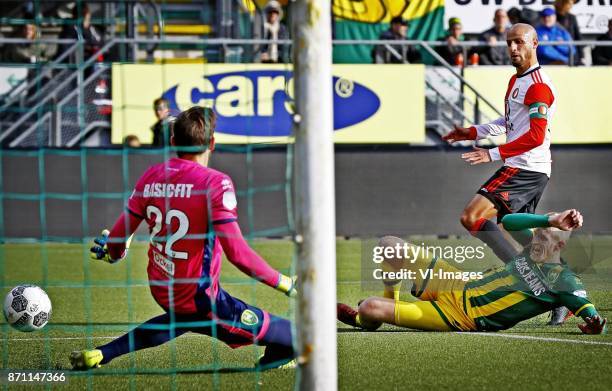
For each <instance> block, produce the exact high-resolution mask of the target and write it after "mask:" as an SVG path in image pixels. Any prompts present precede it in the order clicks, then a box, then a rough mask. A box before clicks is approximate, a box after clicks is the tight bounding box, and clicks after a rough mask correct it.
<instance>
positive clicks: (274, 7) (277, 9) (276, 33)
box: [259, 0, 289, 63]
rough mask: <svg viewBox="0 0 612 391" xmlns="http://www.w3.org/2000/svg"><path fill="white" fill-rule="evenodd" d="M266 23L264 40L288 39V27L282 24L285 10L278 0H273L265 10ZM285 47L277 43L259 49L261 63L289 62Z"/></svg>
mask: <svg viewBox="0 0 612 391" xmlns="http://www.w3.org/2000/svg"><path fill="white" fill-rule="evenodd" d="M264 11H265V14H266V21H265V22H264V33H263V39H270V40H280V39H288V38H289V32H288V31H287V27H286V26H285V25H284V24H283V23H281V19H282V18H283V9H282V8H281V5H280V3H279V2H278V1H276V0H271V1H270V2H268V4H267V5H266V7H265V9H264ZM285 51H286V49H285V47H284V45H279V44H277V43H271V44H265V45H263V46H262V47H261V48H260V49H259V61H260V62H265V63H277V62H286V61H287V60H288V58H287V57H288V56H287V53H285Z"/></svg>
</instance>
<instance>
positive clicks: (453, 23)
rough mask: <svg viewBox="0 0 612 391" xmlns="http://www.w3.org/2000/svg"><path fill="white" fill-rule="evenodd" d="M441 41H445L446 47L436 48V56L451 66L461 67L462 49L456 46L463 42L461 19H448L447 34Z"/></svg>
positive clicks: (462, 59) (462, 61) (462, 60)
mask: <svg viewBox="0 0 612 391" xmlns="http://www.w3.org/2000/svg"><path fill="white" fill-rule="evenodd" d="M441 41H446V45H443V46H438V49H437V52H438V54H439V55H440V56H441V57H442V58H443V59H444V60H446V62H448V63H449V64H451V65H463V63H464V60H465V59H464V58H463V57H464V56H463V48H462V47H461V46H460V45H458V43H459V41H463V26H462V25H461V19H459V18H450V19H449V20H448V34H447V35H446V36H444V37H443V38H442V39H441Z"/></svg>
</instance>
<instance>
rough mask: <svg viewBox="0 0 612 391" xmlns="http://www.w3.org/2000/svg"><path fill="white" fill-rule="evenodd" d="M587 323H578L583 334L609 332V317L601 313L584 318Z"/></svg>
mask: <svg viewBox="0 0 612 391" xmlns="http://www.w3.org/2000/svg"><path fill="white" fill-rule="evenodd" d="M584 321H585V323H582V324H578V328H579V329H580V331H582V333H583V334H607V333H608V319H606V318H602V317H601V316H599V315H595V316H589V317H586V318H584Z"/></svg>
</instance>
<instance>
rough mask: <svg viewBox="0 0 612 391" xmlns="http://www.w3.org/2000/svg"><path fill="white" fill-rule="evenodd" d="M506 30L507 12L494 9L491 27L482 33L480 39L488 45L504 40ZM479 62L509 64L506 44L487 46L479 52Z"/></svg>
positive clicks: (484, 63) (483, 63)
mask: <svg viewBox="0 0 612 391" xmlns="http://www.w3.org/2000/svg"><path fill="white" fill-rule="evenodd" d="M507 31H508V14H506V11H505V10H503V9H501V8H500V9H498V10H497V11H495V16H494V17H493V27H491V28H490V29H488V30H487V31H485V32H484V33H482V35H481V37H480V39H481V40H482V41H484V42H486V43H487V44H489V45H495V44H496V43H498V42H504V43H505V42H506V32H507ZM480 63H481V64H482V65H510V57H509V56H508V49H507V48H506V46H505V45H504V46H487V47H485V48H484V50H482V51H481V53H480Z"/></svg>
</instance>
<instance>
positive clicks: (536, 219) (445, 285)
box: [338, 210, 606, 334]
mask: <svg viewBox="0 0 612 391" xmlns="http://www.w3.org/2000/svg"><path fill="white" fill-rule="evenodd" d="M502 222H503V224H504V227H505V228H506V229H508V230H509V231H516V232H522V233H523V234H524V233H525V230H526V229H529V228H536V229H535V230H534V234H533V240H532V242H531V244H530V245H529V246H527V247H526V249H525V250H524V251H523V252H522V253H520V254H519V255H517V256H515V257H514V259H513V260H512V261H511V262H508V263H507V264H506V265H505V266H504V267H500V268H495V269H490V270H488V271H486V272H485V273H483V278H482V279H479V280H478V279H475V280H471V281H469V282H464V281H462V280H453V279H448V280H445V279H440V278H435V279H433V278H428V277H429V276H430V275H431V274H432V273H430V274H427V278H425V279H424V278H423V276H422V275H421V273H420V272H419V270H427V269H431V270H432V272H433V275H434V276H435V275H440V274H441V273H440V272H458V271H459V270H458V269H456V268H455V267H453V266H451V265H449V264H448V263H447V262H445V261H443V260H439V259H435V258H433V259H431V258H425V257H420V258H418V259H416V261H415V262H414V263H411V262H412V260H410V261H409V262H407V261H406V260H404V259H397V258H395V259H386V260H385V261H383V266H385V269H386V270H399V269H401V268H406V269H410V270H415V271H416V273H415V276H416V278H415V279H414V280H413V284H414V285H413V287H412V294H413V295H414V296H415V297H416V298H418V299H419V301H415V302H404V301H399V300H397V298H398V297H399V292H398V291H399V285H400V284H401V281H400V282H399V283H398V282H397V281H386V284H385V293H384V296H385V297H370V298H368V299H366V300H364V301H363V302H362V303H360V305H359V309H358V311H355V310H353V309H352V308H351V307H349V306H348V305H345V304H341V303H340V304H338V319H339V320H340V321H342V322H344V323H346V324H349V325H352V326H356V327H361V328H365V329H375V328H377V327H379V326H380V325H381V324H382V323H389V324H393V325H397V326H402V327H408V328H412V329H420V330H432V331H495V330H504V329H508V328H510V327H512V326H514V325H516V324H517V323H518V322H521V321H524V320H527V319H530V318H533V317H534V316H537V315H540V314H543V313H545V312H547V311H550V309H551V308H554V307H555V306H560V305H563V306H566V307H568V308H569V309H570V310H571V311H573V312H574V314H576V316H580V317H582V318H583V319H584V321H585V322H586V323H584V324H580V325H579V326H578V327H579V328H580V330H582V332H583V333H585V334H601V333H605V332H606V319H603V318H602V317H601V316H600V315H599V314H598V313H597V311H596V310H595V307H594V306H593V304H591V302H590V301H589V300H588V299H587V297H586V291H585V290H584V287H583V286H582V283H581V281H580V279H579V278H578V277H577V276H576V275H575V274H574V273H573V272H572V271H571V270H570V269H569V268H568V266H567V265H565V264H562V263H561V262H560V251H561V249H562V248H563V246H564V245H565V243H566V241H567V239H568V238H569V235H570V232H569V231H571V230H572V229H574V228H578V227H580V226H581V225H582V216H581V215H580V213H578V212H577V211H575V210H567V211H564V212H562V213H555V214H552V215H550V216H544V215H534V214H528V213H518V214H511V215H507V216H505V217H504V218H503V219H502ZM404 243H406V242H405V241H403V240H402V239H399V238H396V237H393V236H386V237H384V238H382V239H381V241H380V243H379V245H380V246H382V247H395V246H400V247H401V246H404ZM394 298H395V299H394Z"/></svg>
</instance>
